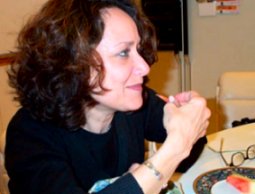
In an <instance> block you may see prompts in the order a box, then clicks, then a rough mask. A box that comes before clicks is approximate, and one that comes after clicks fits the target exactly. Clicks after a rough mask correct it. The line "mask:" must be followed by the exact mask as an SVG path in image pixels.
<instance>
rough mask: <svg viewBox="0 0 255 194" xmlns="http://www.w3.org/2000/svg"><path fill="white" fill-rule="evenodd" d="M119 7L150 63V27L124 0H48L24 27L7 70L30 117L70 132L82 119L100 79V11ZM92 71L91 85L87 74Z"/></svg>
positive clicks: (152, 43) (152, 40)
mask: <svg viewBox="0 0 255 194" xmlns="http://www.w3.org/2000/svg"><path fill="white" fill-rule="evenodd" d="M110 7H118V8H120V9H122V10H123V11H125V12H126V13H127V14H128V15H129V16H131V17H132V18H133V20H134V21H135V23H136V25H137V28H138V32H139V35H140V37H141V42H140V47H139V48H138V49H139V50H138V52H139V53H140V54H141V56H142V57H143V58H144V59H145V61H146V62H147V63H148V64H149V65H152V64H153V63H154V62H155V61H156V60H157V55H156V37H155V30H154V28H153V26H152V25H151V23H150V22H149V20H148V19H147V18H146V17H145V16H144V15H143V14H141V13H140V12H139V10H138V8H137V7H136V6H135V4H134V3H133V2H132V1H129V0H49V1H48V2H47V3H46V4H45V5H44V6H43V7H42V9H41V10H40V11H39V12H38V13H37V14H36V15H34V16H33V17H32V18H31V19H30V20H29V22H28V23H27V24H26V25H25V26H24V27H23V29H22V30H21V32H20V34H19V36H18V46H17V55H16V58H15V61H14V62H13V64H12V66H11V69H10V70H9V72H8V74H9V81H10V86H11V87H13V88H14V89H15V92H16V95H15V100H17V101H19V102H20V104H21V105H22V106H23V107H24V108H26V109H27V110H29V111H30V112H31V114H32V115H33V117H35V118H36V119H39V120H42V121H45V120H50V121H53V122H54V123H55V124H57V125H58V126H61V127H65V128H67V129H69V130H75V129H77V128H79V127H80V126H81V125H84V124H85V123H86V118H85V114H84V111H85V109H86V107H88V106H94V105H95V104H96V102H95V101H94V100H93V99H92V97H91V93H92V91H93V88H95V87H97V86H100V87H101V88H102V89H104V88H103V87H102V81H103V79H104V67H103V61H102V59H101V58H100V55H99V54H98V53H97V52H96V50H95V48H96V46H97V45H98V44H99V42H100V40H101V38H102V35H103V32H104V22H103V19H102V17H101V10H102V9H104V8H110ZM92 69H93V71H94V70H95V71H96V72H97V73H98V74H97V78H96V81H95V82H94V83H90V72H91V70H92Z"/></svg>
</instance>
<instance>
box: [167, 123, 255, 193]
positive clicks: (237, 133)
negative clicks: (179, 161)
mask: <svg viewBox="0 0 255 194" xmlns="http://www.w3.org/2000/svg"><path fill="white" fill-rule="evenodd" d="M221 138H223V139H224V144H223V150H225V151H226V150H234V151H239V150H245V149H246V148H247V147H248V146H249V145H252V144H255V123H252V124H247V125H242V126H239V127H235V128H230V129H225V130H223V131H219V132H216V133H213V134H210V135H208V136H207V139H208V143H207V145H206V147H205V149H204V150H203V152H202V154H201V156H200V157H199V159H198V160H197V161H196V163H195V164H194V165H193V166H192V167H191V168H190V169H189V170H188V171H187V172H186V173H183V174H181V173H175V174H174V176H173V177H172V178H171V180H172V181H174V182H176V183H177V185H178V183H180V184H181V185H182V189H183V191H184V193H185V194H194V193H195V192H194V190H193V182H194V180H195V179H196V178H197V177H198V176H199V175H201V174H202V173H204V172H207V171H210V170H214V169H217V168H224V167H226V166H225V163H224V162H223V160H222V158H221V157H220V154H219V153H218V152H217V151H219V149H220V141H221ZM211 148H212V149H211ZM213 150H215V151H216V152H215V151H213ZM232 153H233V152H232ZM232 153H224V157H225V158H226V159H227V161H230V154H232ZM242 167H254V168H255V160H246V161H245V162H244V164H242Z"/></svg>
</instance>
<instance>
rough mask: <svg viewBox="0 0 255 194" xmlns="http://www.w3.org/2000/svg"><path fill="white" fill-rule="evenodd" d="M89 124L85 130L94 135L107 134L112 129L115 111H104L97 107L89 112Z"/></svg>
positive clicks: (84, 127) (87, 114)
mask: <svg viewBox="0 0 255 194" xmlns="http://www.w3.org/2000/svg"><path fill="white" fill-rule="evenodd" d="M85 114H86V119H87V122H86V124H85V125H84V126H82V128H83V129H85V130H87V131H90V132H93V133H98V134H100V133H106V132H107V131H109V129H110V128H111V122H112V119H113V116H114V111H112V110H106V109H102V108H101V107H100V106H98V105H97V106H95V107H93V108H91V109H89V110H87V112H86V113H85Z"/></svg>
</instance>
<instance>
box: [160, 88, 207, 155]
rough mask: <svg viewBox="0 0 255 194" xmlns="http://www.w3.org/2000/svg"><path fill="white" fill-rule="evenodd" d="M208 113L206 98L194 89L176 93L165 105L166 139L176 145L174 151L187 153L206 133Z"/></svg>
mask: <svg viewBox="0 0 255 194" xmlns="http://www.w3.org/2000/svg"><path fill="white" fill-rule="evenodd" d="M210 115H211V112H210V110H209V109H208V108H207V106H206V100H205V99H204V98H202V97H201V96H199V95H198V93H196V92H194V91H191V92H183V93H180V94H177V95H176V96H175V97H174V102H168V103H167V104H166V105H165V107H164V118H163V122H164V126H165V128H166V130H167V134H168V137H167V140H168V139H171V140H170V141H171V142H172V143H174V145H176V146H175V147H176V152H179V153H183V154H184V155H186V156H188V155H189V153H190V150H191V149H192V146H193V144H194V143H195V142H196V141H197V140H198V139H199V138H201V137H202V136H204V135H205V134H206V129H207V127H208V125H209V121H208V119H209V117H210Z"/></svg>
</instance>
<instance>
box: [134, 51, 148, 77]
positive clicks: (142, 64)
mask: <svg viewBox="0 0 255 194" xmlns="http://www.w3.org/2000/svg"><path fill="white" fill-rule="evenodd" d="M134 64H135V68H134V73H135V74H136V75H139V76H146V75H148V74H149V72H150V66H149V65H148V63H147V62H146V61H145V60H144V59H143V57H142V56H141V55H138V56H137V58H136V60H135V61H134Z"/></svg>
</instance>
